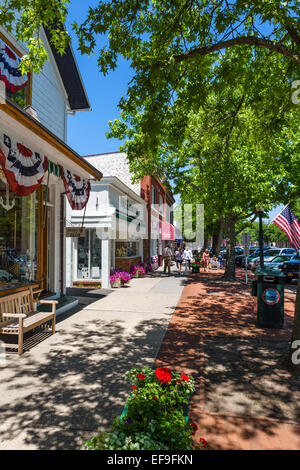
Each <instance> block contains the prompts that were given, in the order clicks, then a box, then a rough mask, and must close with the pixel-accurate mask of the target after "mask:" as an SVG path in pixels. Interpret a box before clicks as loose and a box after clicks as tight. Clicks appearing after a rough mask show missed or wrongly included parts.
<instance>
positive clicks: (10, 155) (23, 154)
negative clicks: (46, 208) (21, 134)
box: [0, 135, 48, 196]
mask: <svg viewBox="0 0 300 470" xmlns="http://www.w3.org/2000/svg"><path fill="white" fill-rule="evenodd" d="M47 164H48V159H47V157H45V156H44V157H42V156H41V155H40V154H39V153H37V152H33V151H32V150H30V149H29V148H27V147H25V146H24V145H23V144H20V143H17V144H16V147H15V148H13V146H12V141H11V138H10V137H8V136H7V135H4V139H3V142H1V141H0V166H1V168H2V170H3V171H4V174H5V176H6V180H7V183H8V185H9V187H10V189H11V190H12V191H13V193H14V194H16V195H17V196H29V195H30V194H32V193H33V192H34V191H36V190H37V188H38V187H39V186H40V185H41V183H42V181H43V178H44V176H45V173H46V171H47Z"/></svg>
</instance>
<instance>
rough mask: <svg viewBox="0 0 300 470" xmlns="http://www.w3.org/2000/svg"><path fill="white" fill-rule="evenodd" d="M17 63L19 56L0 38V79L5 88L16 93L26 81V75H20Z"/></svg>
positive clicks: (24, 85) (18, 62) (23, 86)
mask: <svg viewBox="0 0 300 470" xmlns="http://www.w3.org/2000/svg"><path fill="white" fill-rule="evenodd" d="M19 65H20V59H19V57H17V56H16V54H15V53H14V52H13V51H12V50H11V49H10V47H8V45H7V44H5V42H4V41H1V40H0V80H2V81H3V82H4V83H5V86H6V89H7V90H8V91H10V92H11V93H17V92H18V91H20V90H22V89H23V88H25V87H26V85H27V83H28V75H22V73H21V71H20V70H19Z"/></svg>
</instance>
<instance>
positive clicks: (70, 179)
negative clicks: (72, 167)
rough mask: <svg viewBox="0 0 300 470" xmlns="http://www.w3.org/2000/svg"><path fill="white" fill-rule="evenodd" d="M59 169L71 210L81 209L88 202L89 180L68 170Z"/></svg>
mask: <svg viewBox="0 0 300 470" xmlns="http://www.w3.org/2000/svg"><path fill="white" fill-rule="evenodd" d="M60 169H61V176H62V179H63V182H64V186H65V190H66V195H67V198H68V201H69V203H70V206H71V208H72V209H73V210H78V211H80V210H82V209H84V208H85V206H86V205H87V203H88V200H89V197H90V190H91V185H90V182H89V181H87V180H84V179H81V178H80V177H79V176H76V175H73V173H71V172H70V171H69V170H65V169H64V168H63V167H60Z"/></svg>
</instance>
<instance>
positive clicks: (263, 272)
mask: <svg viewBox="0 0 300 470" xmlns="http://www.w3.org/2000/svg"><path fill="white" fill-rule="evenodd" d="M255 275H256V276H276V277H285V274H284V273H283V272H282V271H281V270H280V269H278V268H271V267H268V266H265V267H264V268H257V270H256V271H255Z"/></svg>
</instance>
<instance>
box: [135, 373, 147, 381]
mask: <svg viewBox="0 0 300 470" xmlns="http://www.w3.org/2000/svg"><path fill="white" fill-rule="evenodd" d="M136 377H137V379H141V380H145V376H144V374H138V375H137V376H136Z"/></svg>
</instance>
